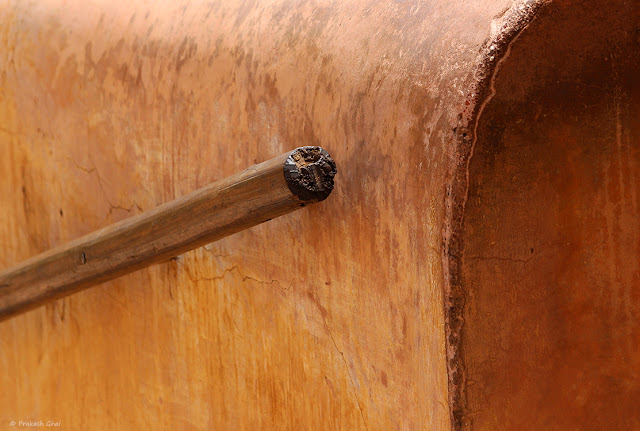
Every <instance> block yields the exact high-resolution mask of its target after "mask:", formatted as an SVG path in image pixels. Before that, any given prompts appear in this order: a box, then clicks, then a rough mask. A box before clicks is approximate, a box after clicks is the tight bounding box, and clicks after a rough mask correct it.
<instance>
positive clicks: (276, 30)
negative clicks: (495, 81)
mask: <svg viewBox="0 0 640 431" xmlns="http://www.w3.org/2000/svg"><path fill="white" fill-rule="evenodd" d="M509 4H510V2H509V1H506V0H505V1H498V2H495V1H473V2H466V3H460V4H458V3H451V2H448V1H446V2H445V1H438V2H431V3H424V2H418V1H408V2H402V3H398V2H378V1H364V0H360V1H354V2H337V3H333V4H328V3H327V4H321V3H314V2H300V3H296V4H292V3H289V2H269V3H266V2H253V3H252V2H240V1H237V2H236V1H225V2H218V3H209V2H199V1H196V2H193V1H190V2H186V1H178V2H171V3H170V4H169V3H156V2H154V3H146V2H142V1H126V2H125V1H118V2H113V1H97V2H82V3H81V2H78V3H69V2H62V1H55V0H47V1H40V2H22V1H14V2H5V3H4V6H3V7H2V8H0V23H1V24H2V25H0V43H1V44H2V46H3V47H4V49H3V50H2V51H0V70H1V71H2V72H0V88H1V89H2V92H1V93H0V118H1V119H2V121H1V129H0V145H1V146H2V150H1V152H2V154H3V155H4V157H3V158H2V159H1V160H0V170H1V171H2V173H3V174H2V177H1V181H0V199H1V203H0V205H1V206H2V212H0V217H1V218H2V219H1V222H0V229H1V231H0V236H1V237H2V239H3V245H4V247H3V249H2V251H1V252H0V265H1V266H2V267H6V266H9V265H12V264H15V263H18V262H20V261H21V260H24V259H26V258H28V257H29V256H32V255H34V254H37V253H39V252H42V251H45V250H47V249H50V248H52V247H54V246H56V245H59V244H62V243H64V242H67V241H70V240H72V239H75V238H78V237H80V236H82V235H84V234H87V233H89V232H91V231H93V230H95V229H97V228H99V227H102V226H106V225H108V224H110V223H112V222H115V221H118V220H121V219H124V218H126V217H128V216H131V215H134V214H138V213H140V212H142V211H144V210H148V209H150V208H153V207H155V206H157V205H160V204H162V203H165V202H168V201H170V200H172V199H175V198H177V197H180V196H183V195H185V194H186V193H188V192H190V191H192V190H194V189H197V188H199V187H202V186H204V185H205V184H208V183H210V182H213V181H215V180H217V179H220V178H224V177H226V176H229V175H231V174H233V173H234V172H237V171H239V170H241V169H243V168H244V167H246V166H248V165H250V164H252V163H256V162H257V161H259V160H267V159H269V158H271V157H274V156H276V155H278V154H281V153H283V152H284V151H285V150H287V149H289V148H290V147H289V148H288V147H287V146H288V145H290V144H289V143H292V142H295V143H296V145H321V146H322V147H323V148H326V149H327V150H328V151H329V153H330V154H331V155H332V157H333V158H334V159H335V160H338V161H340V164H341V166H342V165H344V166H347V165H348V166H349V168H348V169H346V170H345V169H341V172H340V174H339V175H340V182H339V183H338V184H337V186H336V189H335V190H334V192H333V196H331V199H328V200H327V201H326V202H324V203H323V204H322V205H316V206H314V207H311V208H308V210H307V209H305V211H303V212H296V213H293V214H291V215H290V216H288V217H287V220H286V221H285V220H273V221H272V222H270V223H269V228H268V229H266V228H264V227H261V226H257V227H255V228H253V229H250V230H249V231H246V232H241V233H238V234H236V235H234V236H232V237H229V238H226V239H223V240H221V241H219V242H216V243H215V244H211V245H207V246H205V247H204V248H200V249H197V250H195V251H193V252H189V253H185V254H184V255H181V256H180V257H179V258H178V259H177V260H173V261H170V262H168V263H165V264H161V265H158V266H155V267H153V268H149V269H145V270H141V271H139V272H136V273H134V274H131V275H128V276H126V277H124V278H122V279H118V280H114V281H111V282H107V283H105V284H103V285H101V286H98V287H95V288H93V289H90V290H88V291H84V292H80V293H78V294H77V295H73V296H71V297H68V298H65V299H62V300H59V301H57V302H55V303H53V304H51V305H47V306H45V307H44V308H42V309H38V310H34V311H32V312H29V313H27V314H25V315H22V316H18V317H16V318H15V319H11V320H10V321H6V322H3V323H1V324H0V369H1V370H2V371H1V372H0V384H1V385H2V387H3V388H4V389H5V390H3V392H2V393H1V394H0V422H1V423H6V422H7V421H9V420H12V419H13V418H15V420H19V418H25V417H27V418H38V417H44V418H46V417H54V418H59V419H60V420H62V422H63V424H64V425H65V426H67V427H68V429H87V428H88V429H135V428H137V429H148V428H156V429H237V430H242V429H246V430H253V429H269V428H270V429H292V430H299V429H309V430H311V429H370V430H375V429H437V430H447V429H449V424H450V419H449V409H448V395H447V393H448V384H447V371H446V359H445V338H444V310H443V288H442V283H443V270H442V260H441V259H442V226H443V219H444V216H445V212H444V202H445V195H446V182H447V175H448V171H449V166H450V165H451V163H452V159H451V158H452V157H453V155H454V153H453V150H452V148H451V146H452V145H453V144H454V143H455V141H454V136H453V133H452V131H451V128H452V126H453V125H455V116H456V115H457V111H456V112H454V111H452V109H451V106H452V105H453V104H454V101H456V100H458V99H459V98H460V94H461V91H462V87H463V84H464V82H465V80H466V79H467V75H468V74H469V73H470V71H471V70H472V66H473V64H474V61H475V57H476V55H477V52H478V49H479V48H480V46H481V45H482V43H483V41H484V40H485V39H486V38H487V37H488V36H489V34H490V31H491V20H492V19H493V17H494V16H495V15H497V14H499V13H500V12H501V11H502V10H503V9H504V8H505V6H508V5H509ZM398 173H401V175H399V174H398ZM316 220H323V224H322V226H319V225H318V224H317V222H316ZM62 363H64V364H66V367H65V371H64V373H61V372H60V367H59V365H60V364H62Z"/></svg>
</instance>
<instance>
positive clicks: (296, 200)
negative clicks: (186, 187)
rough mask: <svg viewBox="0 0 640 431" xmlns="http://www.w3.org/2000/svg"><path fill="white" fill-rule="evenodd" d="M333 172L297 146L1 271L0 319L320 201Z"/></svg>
mask: <svg viewBox="0 0 640 431" xmlns="http://www.w3.org/2000/svg"><path fill="white" fill-rule="evenodd" d="M335 174H336V166H335V163H334V162H333V160H332V159H331V157H330V156H329V155H328V153H327V152H326V151H324V150H323V149H322V148H319V147H301V148H297V149H295V150H293V151H290V152H287V153H285V154H283V155H281V156H278V157H275V158H273V159H271V160H268V161H266V162H263V163H260V164H258V165H254V166H252V167H250V168H247V169H245V170H244V171H242V172H240V173H237V174H234V175H231V176H230V177H228V178H225V179H222V180H220V181H216V182H215V183H213V184H209V185H207V186H205V187H202V188H201V189H198V190H196V191H193V192H191V193H189V194H188V195H186V196H182V197H180V198H178V199H176V200H174V201H171V202H168V203H166V204H164V205H161V206H159V207H157V208H154V209H152V210H149V211H145V212H143V213H141V214H138V215H135V216H132V217H129V218H126V219H125V220H122V221H120V222H117V223H114V224H112V225H110V226H107V227H104V228H102V229H99V230H97V231H95V232H92V233H90V234H88V235H85V236H83V237H81V238H78V239H76V240H74V241H71V242H70V243H67V244H64V245H61V246H60V247H56V248H54V249H52V250H48V251H46V252H44V253H41V254H39V255H37V256H34V257H32V258H30V259H28V260H26V261H24V262H21V263H20V264H18V265H14V266H13V267H11V268H8V269H6V270H4V271H2V272H0V319H5V318H8V317H11V316H13V315H15V314H18V313H21V312H25V311H28V310H29V309H32V308H34V307H37V306H39V305H42V304H44V303H46V302H49V301H51V300H53V299H56V298H60V297H63V296H66V295H69V294H71V293H74V292H76V291H78V290H80V289H83V288H86V287H90V286H93V285H96V284H99V283H100V282H104V281H108V280H111V279H114V278H117V277H121V276H123V275H126V274H128V273H131V272H133V271H135V270H137V269H140V268H144V267H147V266H149V265H151V264H153V263H156V262H162V261H166V260H168V259H169V258H172V257H174V256H177V255H178V254H182V253H184V252H186V251H189V250H193V249H194V248H198V247H201V246H203V245H205V244H207V243H210V242H213V241H217V240H219V239H221V238H224V237H226V236H229V235H232V234H234V233H237V232H239V231H242V230H244V229H248V228H250V227H253V226H255V225H257V224H260V223H263V222H265V221H268V220H271V219H273V218H276V217H279V216H281V215H284V214H288V213H290V212H291V211H294V210H296V209H299V208H302V207H304V206H305V205H306V204H311V203H314V202H317V201H318V200H324V199H326V197H327V196H328V195H329V194H330V193H331V190H332V189H333V178H334V176H335ZM318 224H320V225H321V224H322V223H321V222H318Z"/></svg>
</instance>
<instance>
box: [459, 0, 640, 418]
mask: <svg viewBox="0 0 640 431" xmlns="http://www.w3.org/2000/svg"><path fill="white" fill-rule="evenodd" d="M639 18H640V16H639V15H638V5H637V4H633V2H623V1H614V2H611V1H608V2H599V1H597V2H580V1H571V2H554V3H551V4H549V5H545V6H543V7H542V8H541V9H540V10H539V11H538V12H537V14H536V16H535V18H534V19H532V20H531V22H530V23H529V24H528V25H527V26H526V27H525V28H524V29H523V30H522V31H521V32H520V33H519V34H517V35H516V36H514V37H513V38H512V39H511V44H510V46H509V48H508V50H506V51H505V53H504V56H503V57H502V62H501V64H499V65H498V66H497V68H496V70H495V71H494V75H493V77H492V78H491V80H490V83H489V85H488V87H489V90H488V93H487V97H486V99H485V101H484V102H483V103H484V106H483V108H482V110H481V112H479V113H478V115H477V119H476V123H475V126H474V127H475V131H476V134H475V135H474V136H473V143H472V146H473V148H472V150H471V151H472V157H471V159H470V160H471V161H470V163H469V170H468V176H467V178H468V180H469V194H468V200H467V201H466V207H465V209H464V222H463V231H462V233H461V238H462V240H461V247H460V249H461V250H460V251H461V255H462V264H461V273H460V277H461V285H462V286H463V290H464V297H465V301H464V312H463V314H462V316H463V319H464V324H463V327H462V332H461V334H462V335H461V338H460V344H459V345H460V363H461V368H462V370H463V371H462V374H463V378H462V379H461V381H460V384H461V386H463V389H465V391H463V396H464V395H466V405H464V407H462V408H461V411H462V412H463V413H462V415H461V416H460V417H459V418H458V419H459V423H460V424H461V425H462V428H463V429H473V430H543V429H544V430H605V429H606V430H631V429H640V408H639V405H640V404H639V400H640V320H639V319H638V316H639V315H640V207H639V204H640V86H638V79H640V39H639V36H638V35H639V28H640V19H639ZM463 401H464V400H463Z"/></svg>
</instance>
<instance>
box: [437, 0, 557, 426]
mask: <svg viewBox="0 0 640 431" xmlns="http://www.w3.org/2000/svg"><path fill="white" fill-rule="evenodd" d="M552 1H553V0H523V1H519V2H516V3H515V4H514V5H513V6H512V7H511V8H509V9H508V10H506V11H505V13H504V14H502V16H499V17H496V19H494V21H493V22H492V29H494V30H492V32H491V34H490V36H489V38H488V39H487V40H486V42H485V43H484V44H483V46H482V48H481V50H480V53H479V54H478V57H477V58H476V62H475V63H476V66H475V68H474V70H473V72H472V73H471V75H470V78H469V79H468V81H467V85H466V88H467V91H466V95H465V97H464V98H462V100H461V102H460V105H459V106H460V108H459V109H458V111H457V112H456V114H457V115H456V118H455V120H454V125H455V126H454V127H452V130H453V133H454V138H453V139H454V144H453V148H454V150H453V154H452V167H451V169H452V172H451V175H450V182H449V184H448V185H447V190H446V198H445V199H446V202H445V221H444V224H443V232H442V236H443V249H442V253H443V254H442V265H443V274H444V289H445V292H444V298H445V300H444V315H445V342H446V355H447V357H446V360H447V375H448V386H449V391H448V392H449V409H450V418H451V429H452V430H456V431H457V430H461V429H462V427H463V424H464V422H465V415H466V404H467V403H466V373H465V367H464V357H463V356H462V352H461V349H460V346H461V342H462V332H463V330H464V314H463V313H464V306H465V299H466V298H465V290H464V286H463V280H462V254H463V244H462V229H463V221H464V212H465V206H466V203H467V197H468V192H469V163H470V160H471V158H472V157H473V151H474V148H475V144H476V139H477V137H476V130H477V126H478V123H479V119H480V117H481V115H482V111H483V109H484V107H485V106H486V104H487V103H488V102H489V101H490V100H491V98H492V97H493V95H494V94H495V90H494V88H493V82H494V80H495V77H496V75H497V73H498V71H499V70H500V67H501V65H502V62H503V61H505V60H506V59H507V57H508V55H509V50H510V48H511V45H512V44H513V43H514V42H515V41H516V40H517V39H518V37H519V36H520V34H521V33H522V32H523V31H524V30H525V29H526V28H527V27H528V25H529V24H530V23H531V22H532V21H533V20H534V18H535V17H536V16H537V15H538V13H539V11H540V9H541V8H543V7H544V6H546V5H548V4H550V3H551V2H552Z"/></svg>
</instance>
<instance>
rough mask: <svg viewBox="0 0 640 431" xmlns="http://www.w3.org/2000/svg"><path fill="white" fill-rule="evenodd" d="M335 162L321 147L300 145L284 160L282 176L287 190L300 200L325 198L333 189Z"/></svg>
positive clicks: (307, 200)
mask: <svg viewBox="0 0 640 431" xmlns="http://www.w3.org/2000/svg"><path fill="white" fill-rule="evenodd" d="M336 172H337V169H336V162H334V161H333V159H332V158H331V156H330V155H329V153H327V152H326V151H325V150H324V149H323V148H321V147H311V146H309V147H300V148H296V149H295V150H293V151H292V152H291V153H290V154H289V157H287V159H286V160H285V162H284V178H285V180H286V182H287V185H288V186H289V190H291V193H293V194H294V196H296V197H297V198H298V199H300V201H302V202H305V203H306V202H318V201H322V200H324V199H326V198H327V197H328V196H329V195H330V194H331V191H332V190H333V178H334V177H335V175H336Z"/></svg>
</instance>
